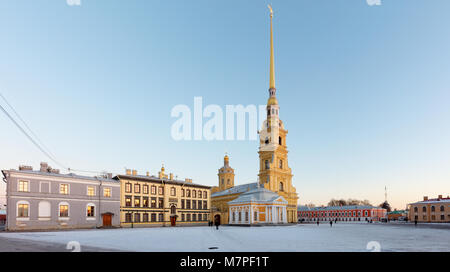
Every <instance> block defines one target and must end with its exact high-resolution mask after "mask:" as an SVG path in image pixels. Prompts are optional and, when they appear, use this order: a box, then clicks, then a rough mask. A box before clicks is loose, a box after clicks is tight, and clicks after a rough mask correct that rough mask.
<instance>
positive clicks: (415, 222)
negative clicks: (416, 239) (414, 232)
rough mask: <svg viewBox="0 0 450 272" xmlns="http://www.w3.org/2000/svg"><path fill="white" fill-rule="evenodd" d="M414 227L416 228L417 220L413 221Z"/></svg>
mask: <svg viewBox="0 0 450 272" xmlns="http://www.w3.org/2000/svg"><path fill="white" fill-rule="evenodd" d="M414 226H415V227H417V219H416V220H414Z"/></svg>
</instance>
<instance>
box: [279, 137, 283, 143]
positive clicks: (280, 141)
mask: <svg viewBox="0 0 450 272" xmlns="http://www.w3.org/2000/svg"><path fill="white" fill-rule="evenodd" d="M278 144H279V145H282V144H283V141H282V140H281V137H278Z"/></svg>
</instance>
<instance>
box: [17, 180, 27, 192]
mask: <svg viewBox="0 0 450 272" xmlns="http://www.w3.org/2000/svg"><path fill="white" fill-rule="evenodd" d="M18 191H19V192H29V187H28V181H25V180H19V188H18Z"/></svg>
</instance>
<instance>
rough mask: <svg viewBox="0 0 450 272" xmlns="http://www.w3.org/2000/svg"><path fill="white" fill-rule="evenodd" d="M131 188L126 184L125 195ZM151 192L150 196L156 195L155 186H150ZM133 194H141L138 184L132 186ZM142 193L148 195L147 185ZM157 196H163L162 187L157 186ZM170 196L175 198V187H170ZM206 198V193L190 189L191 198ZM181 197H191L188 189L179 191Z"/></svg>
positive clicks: (129, 184) (130, 185)
mask: <svg viewBox="0 0 450 272" xmlns="http://www.w3.org/2000/svg"><path fill="white" fill-rule="evenodd" d="M131 187H132V184H131V183H126V184H125V193H131ZM150 189H151V191H150V193H151V194H152V195H156V186H155V185H153V186H151V188H150ZM134 193H137V194H140V193H141V185H140V184H134ZM142 193H143V194H148V193H149V186H148V185H142ZM158 194H159V195H164V187H163V186H159V187H158ZM170 195H171V196H176V195H177V190H176V188H175V187H171V188H170ZM197 195H198V198H205V199H206V198H208V192H206V191H201V190H194V189H192V197H195V198H197ZM181 196H182V197H184V196H186V197H191V190H190V189H186V190H185V189H181Z"/></svg>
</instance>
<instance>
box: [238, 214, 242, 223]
mask: <svg viewBox="0 0 450 272" xmlns="http://www.w3.org/2000/svg"><path fill="white" fill-rule="evenodd" d="M241 221H242V213H241V212H239V222H241Z"/></svg>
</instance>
